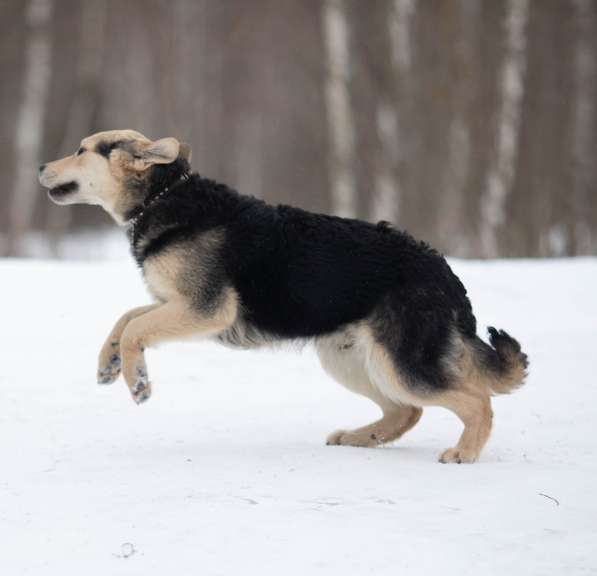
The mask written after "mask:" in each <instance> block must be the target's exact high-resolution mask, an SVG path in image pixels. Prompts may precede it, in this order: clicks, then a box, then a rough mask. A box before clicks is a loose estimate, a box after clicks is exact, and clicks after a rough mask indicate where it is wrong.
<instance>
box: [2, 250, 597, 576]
mask: <svg viewBox="0 0 597 576" xmlns="http://www.w3.org/2000/svg"><path fill="white" fill-rule="evenodd" d="M453 264H454V267H455V269H456V271H457V273H458V274H460V275H461V277H462V279H463V280H464V282H465V284H466V285H467V286H468V287H469V289H470V294H471V297H472V300H473V304H474V306H475V309H476V313H477V317H478V319H479V323H480V325H481V326H485V325H486V324H495V325H496V326H498V327H503V328H507V329H508V330H509V331H511V332H512V334H514V335H515V336H516V337H518V338H519V339H520V340H521V341H522V342H523V344H524V348H525V349H526V351H527V352H528V353H529V356H530V358H531V363H532V364H531V376H530V379H529V381H528V384H527V386H526V387H525V388H524V389H522V390H520V391H519V392H517V393H516V394H515V395H513V396H509V397H499V398H497V399H496V400H495V402H494V409H495V414H496V417H495V423H496V425H495V428H494V434H493V436H492V438H491V440H490V442H489V444H488V446H487V448H486V450H485V452H484V453H483V456H482V459H481V461H480V462H479V463H478V464H476V465H472V466H469V465H462V466H458V465H441V464H438V463H437V462H436V457H437V455H438V454H439V453H440V451H441V450H442V449H443V448H446V447H448V446H451V445H453V444H454V443H455V441H456V439H457V437H458V435H459V433H460V425H459V423H458V421H457V420H456V419H455V417H453V416H452V415H451V414H449V413H448V412H445V411H441V410H440V409H436V410H434V409H430V410H427V411H426V413H425V414H424V416H423V418H422V420H421V423H420V424H419V425H418V426H417V427H416V428H415V429H414V430H413V431H412V432H411V433H410V434H409V435H407V436H406V437H405V438H404V439H402V440H401V441H400V442H399V443H397V444H396V445H393V446H389V447H386V448H381V449H373V450H371V449H369V450H367V449H357V448H346V447H326V446H325V445H324V439H325V436H326V434H327V433H328V432H330V431H331V430H333V429H335V428H338V427H346V426H358V425H361V424H364V423H367V422H368V421H370V420H372V419H374V418H375V417H377V412H376V408H375V407H374V406H373V405H370V404H369V403H368V402H367V401H366V400H364V399H361V398H359V397H356V396H353V395H351V394H350V393H349V392H347V391H345V390H344V389H343V388H341V387H339V386H338V385H336V384H334V383H333V382H332V381H330V380H328V378H327V377H326V376H325V375H324V374H323V372H322V370H321V369H320V367H319V366H318V364H317V361H316V358H315V356H314V354H313V353H312V352H311V351H310V350H306V351H304V352H302V353H300V354H299V353H295V352H290V351H282V352H280V351H278V352H268V351H265V352H234V351H229V350H226V349H224V348H219V347H216V346H215V345H211V344H203V343H195V344H176V345H169V346H167V347H163V348H161V349H159V350H157V351H150V352H149V353H148V362H149V368H150V373H151V376H152V379H153V382H154V394H153V397H152V399H151V400H150V401H149V402H148V403H147V404H145V405H142V406H136V405H135V404H133V402H132V401H131V399H130V397H129V395H128V392H127V391H126V389H125V386H124V384H123V383H122V382H121V381H119V382H118V383H117V384H115V385H114V386H112V387H99V386H97V385H96V384H95V370H96V365H95V363H96V355H97V352H98V351H99V348H100V345H101V344H102V342H103V339H104V337H105V336H106V335H107V333H108V331H109V330H110V328H111V326H112V324H113V322H114V321H115V320H116V318H117V316H118V315H119V314H120V313H121V312H123V311H124V310H126V309H127V308H128V307H131V306H133V305H138V304H140V303H143V302H145V301H146V300H147V296H146V294H145V291H144V289H143V287H142V285H141V282H140V280H139V279H138V277H137V272H136V270H135V267H134V265H133V264H132V262H126V263H120V262H118V263H102V264H94V265H90V264H83V263H76V264H74V263H70V264H68V263H64V264H57V263H50V262H27V263H25V262H15V261H1V260H0V290H1V294H2V299H1V301H0V322H1V325H2V327H3V330H2V332H1V333H0V350H2V354H1V356H2V370H1V371H0V458H1V461H0V573H1V574H3V575H6V576H13V575H21V574H35V575H37V574H43V575H54V574H60V575H61V576H71V575H81V574H85V575H86V576H94V575H111V576H113V575H120V574H127V575H129V574H140V575H141V574H142V575H144V576H150V575H162V574H168V573H175V574H181V575H186V574H202V575H206V576H211V575H218V574H222V575H236V574H258V575H259V576H267V575H294V574H296V575H299V574H300V575H305V574H307V575H311V574H325V575H330V574H342V575H351V574H359V575H360V574H375V575H385V574H388V575H389V574H392V575H401V574H405V575H406V574H408V575H413V574H415V575H416V574H425V575H430V574H434V573H436V572H437V573H441V574H444V575H450V574H459V575H464V574H475V575H479V574H481V575H484V576H485V575H491V574H496V575H500V576H501V575H503V574H511V575H512V574H516V575H517V574H525V575H529V574H546V575H557V574H566V575H569V574H595V573H597V494H596V490H597V482H596V480H597V440H596V432H597V424H596V416H597V410H596V406H597V380H596V375H595V374H596V372H597V370H596V364H597V361H596V356H597V260H590V259H585V260H576V261H552V262H512V263H506V262H498V263H493V264H487V263H465V262H458V261H457V262H454V263H453Z"/></svg>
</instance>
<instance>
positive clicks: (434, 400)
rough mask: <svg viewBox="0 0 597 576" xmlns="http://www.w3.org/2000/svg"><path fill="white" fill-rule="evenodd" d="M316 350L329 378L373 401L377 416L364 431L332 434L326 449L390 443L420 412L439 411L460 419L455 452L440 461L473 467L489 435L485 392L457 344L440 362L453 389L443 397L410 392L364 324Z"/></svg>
mask: <svg viewBox="0 0 597 576" xmlns="http://www.w3.org/2000/svg"><path fill="white" fill-rule="evenodd" d="M316 346H317V352H318V354H319V357H320V360H321V363H322V365H323V367H324V369H325V370H326V371H327V372H328V373H329V374H330V375H331V376H332V377H333V378H334V379H336V380H337V381H338V382H340V383H341V384H343V385H344V386H346V387H347V388H348V389H349V390H352V391H353V392H355V393H357V394H361V395H363V396H366V397H367V398H369V399H371V400H372V401H374V402H375V403H376V404H378V405H379V406H380V408H381V409H382V412H383V417H382V418H381V419H380V420H378V421H377V422H374V423H372V424H369V425H368V426H364V427H362V428H358V429H356V430H352V431H346V430H339V431H337V432H334V433H333V434H331V435H330V436H329V437H328V443H329V444H344V445H351V446H368V447H371V446H377V445H379V444H383V443H385V442H390V441H392V440H396V439H397V438H399V437H400V436H402V435H403V434H405V433H406V432H407V431H408V430H410V429H411V428H412V427H413V426H415V425H416V423H417V422H418V421H419V419H420V417H421V414H422V408H423V407H425V406H442V407H444V408H447V409H448V410H451V411H452V412H454V413H455V414H456V415H457V416H458V417H459V418H460V420H461V421H462V423H463V424H464V431H463V433H462V435H461V437H460V440H459V441H458V444H457V445H456V447H455V448H450V449H448V450H445V451H444V452H443V453H442V454H441V456H440V461H441V462H458V463H460V462H474V461H475V460H476V459H477V458H478V457H479V454H480V452H481V449H482V448H483V446H484V445H485V443H486V441H487V439H488V438H489V434H490V432H491V423H492V411H491V401H490V393H491V389H490V386H489V382H488V381H487V380H486V378H485V376H484V375H483V374H482V373H481V372H480V371H479V370H478V369H477V367H476V365H475V364H474V362H473V357H472V355H471V351H470V350H469V349H468V348H467V347H466V346H465V345H464V344H463V343H462V342H461V341H456V340H455V341H454V342H453V350H452V351H451V353H450V354H449V355H448V360H446V361H447V362H450V366H449V367H448V366H446V368H449V370H450V372H451V373H452V376H453V378H454V385H453V388H450V389H449V390H446V391H443V392H436V391H431V390H430V391H428V392H419V391H415V390H418V389H417V388H412V387H410V386H409V385H408V384H407V382H406V381H405V380H404V378H403V377H402V376H401V375H400V374H399V372H398V370H397V369H396V367H395V365H394V362H393V361H392V359H391V357H390V355H389V353H388V351H387V350H386V349H385V348H384V347H383V346H382V345H380V344H379V343H378V342H377V341H376V340H375V338H374V335H373V332H372V330H371V329H370V327H369V326H368V324H367V323H366V322H361V323H359V324H355V325H352V326H350V327H348V328H347V329H345V330H343V331H341V332H339V333H336V334H334V335H332V336H330V337H326V338H320V339H318V340H317V345H316Z"/></svg>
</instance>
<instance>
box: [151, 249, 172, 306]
mask: <svg viewBox="0 0 597 576" xmlns="http://www.w3.org/2000/svg"><path fill="white" fill-rule="evenodd" d="M180 271H181V263H180V259H179V258H177V257H176V255H174V254H168V253H166V254H163V255H158V256H153V257H151V258H149V259H147V260H146V261H145V262H144V264H143V277H144V279H145V284H146V285H147V289H148V290H149V293H150V294H151V295H152V296H153V298H155V299H156V300H158V301H161V302H167V301H169V300H173V299H174V298H176V297H177V296H179V295H180V291H179V285H180Z"/></svg>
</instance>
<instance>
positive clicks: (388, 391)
mask: <svg viewBox="0 0 597 576" xmlns="http://www.w3.org/2000/svg"><path fill="white" fill-rule="evenodd" d="M450 361H451V362H452V363H453V364H454V365H453V366H452V371H453V378H454V381H453V384H452V385H451V387H450V388H448V389H446V390H432V389H424V388H420V389H419V387H413V386H412V385H410V386H409V385H407V384H406V383H405V381H404V379H403V378H401V376H400V374H399V371H398V370H397V369H396V366H395V363H394V361H393V360H392V358H391V356H390V354H389V353H388V351H387V349H386V348H385V347H384V346H383V345H382V344H379V343H378V342H376V341H375V339H374V338H371V340H370V351H369V370H370V373H371V377H372V380H373V381H374V382H375V384H376V387H378V388H379V389H380V390H381V391H382V392H383V393H384V394H385V395H387V396H388V397H389V398H392V399H394V400H395V401H396V402H407V403H410V404H412V405H414V406H442V407H443V408H447V409H448V410H451V411H452V412H454V414H456V415H457V416H458V417H459V418H460V420H461V421H462V423H463V424H464V431H463V432H462V435H461V437H460V440H459V441H458V444H457V445H456V446H455V447H454V448H449V449H448V450H445V451H444V452H443V453H442V454H441V455H440V457H439V461H440V462H444V463H447V462H457V463H459V464H460V463H462V462H475V461H476V460H477V458H478V457H479V454H480V453H481V450H482V449H483V446H484V445H485V443H486V442H487V439H488V438H489V435H490V433H491V423H492V415H493V413H492V410H491V399H490V390H489V388H488V386H487V385H486V384H485V383H484V382H483V380H482V379H480V378H479V377H478V376H477V373H476V372H475V370H474V368H471V366H472V365H471V361H470V356H469V355H468V353H467V351H466V350H465V349H463V351H462V354H461V355H459V356H458V357H455V358H453V359H451V360H450Z"/></svg>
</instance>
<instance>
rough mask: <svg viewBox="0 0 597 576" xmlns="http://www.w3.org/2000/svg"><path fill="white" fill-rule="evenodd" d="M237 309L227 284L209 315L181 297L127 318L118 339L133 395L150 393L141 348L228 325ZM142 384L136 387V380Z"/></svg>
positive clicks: (139, 398)
mask: <svg viewBox="0 0 597 576" xmlns="http://www.w3.org/2000/svg"><path fill="white" fill-rule="evenodd" d="M237 311H238V296H237V294H236V292H234V290H232V289H231V288H228V289H226V290H225V292H224V294H223V296H222V297H221V299H220V302H218V306H217V307H216V308H215V309H214V310H213V312H212V313H211V314H210V315H209V316H203V315H201V314H199V313H198V312H197V311H196V310H195V309H194V308H192V307H190V306H189V304H188V303H187V302H186V301H185V300H182V299H175V300H170V301H168V302H166V303H164V304H162V305H160V306H157V307H156V308H153V309H152V310H150V311H149V312H147V313H145V314H142V315H141V316H138V317H136V318H134V319H133V320H131V321H130V322H129V323H128V324H127V326H126V328H125V329H124V332H123V334H122V337H121V340H120V348H121V354H122V373H123V376H124V379H125V381H126V384H127V386H128V387H129V390H130V391H131V394H132V396H133V398H134V399H135V400H136V401H137V402H140V401H144V400H146V399H147V398H149V396H150V394H151V385H150V383H149V381H148V380H147V378H148V377H147V367H146V364H145V358H144V354H143V351H144V349H145V348H146V347H151V346H155V345H157V344H159V343H161V342H165V341H168V340H180V339H185V338H190V337H196V336H203V337H207V336H211V335H213V334H217V333H218V332H221V331H223V330H225V329H226V328H228V327H229V326H231V325H232V324H233V323H234V321H235V319H236V315H237ZM140 383H142V384H143V387H142V388H141V389H139V384H140Z"/></svg>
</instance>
